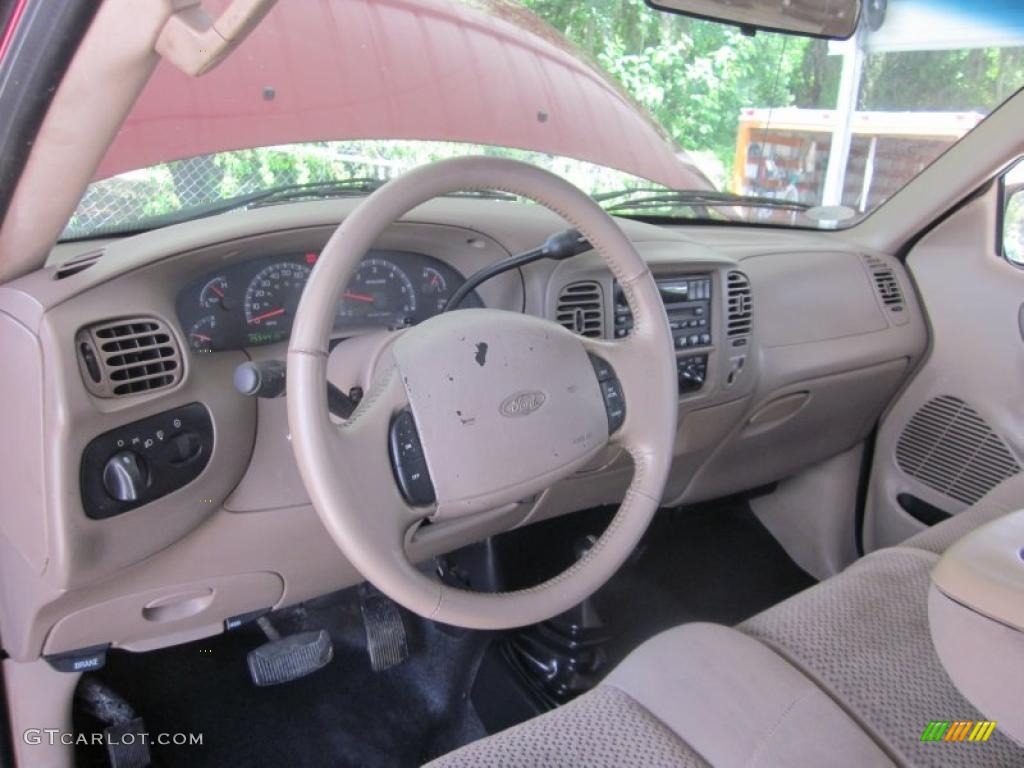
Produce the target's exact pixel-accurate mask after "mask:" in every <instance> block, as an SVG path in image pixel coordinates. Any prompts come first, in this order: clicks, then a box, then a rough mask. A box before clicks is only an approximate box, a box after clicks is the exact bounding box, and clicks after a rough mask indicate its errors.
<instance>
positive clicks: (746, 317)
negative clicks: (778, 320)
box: [725, 271, 754, 339]
mask: <svg viewBox="0 0 1024 768" xmlns="http://www.w3.org/2000/svg"><path fill="white" fill-rule="evenodd" d="M725 301H726V316H725V333H726V336H728V337H729V338H730V339H731V338H738V337H740V336H749V335H750V333H751V331H752V330H753V326H754V297H753V295H752V294H751V291H750V279H749V278H748V277H747V276H746V275H745V274H743V273H742V272H735V271H734V272H730V273H729V274H728V276H727V277H726V283H725Z"/></svg>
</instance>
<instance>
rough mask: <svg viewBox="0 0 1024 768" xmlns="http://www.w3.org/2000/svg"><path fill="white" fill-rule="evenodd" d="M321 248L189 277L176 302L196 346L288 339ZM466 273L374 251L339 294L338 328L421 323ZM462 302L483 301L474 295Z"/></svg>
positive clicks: (418, 256) (428, 259)
mask: <svg viewBox="0 0 1024 768" xmlns="http://www.w3.org/2000/svg"><path fill="white" fill-rule="evenodd" d="M317 258H318V253H317V252H315V251H308V252H300V253H282V254H274V255H270V256H263V257H259V258H252V259H247V260H245V261H243V262H241V263H237V264H232V265H231V266H228V267H226V268H223V269H220V270H217V271H215V272H208V273H206V274H204V275H202V276H201V277H199V278H198V279H196V280H193V281H191V282H189V283H188V284H187V285H186V286H185V287H183V288H182V289H181V290H180V291H179V292H178V295H177V300H176V302H175V307H176V310H177V314H178V320H179V322H180V323H181V328H182V330H183V331H184V333H185V335H186V338H187V339H188V343H189V346H190V347H191V348H192V351H193V352H218V351H222V350H229V349H241V348H243V347H253V346H261V345H265V344H274V343H276V342H279V341H282V340H284V339H287V338H288V336H289V335H290V334H291V328H292V322H293V321H294V319H295V312H296V310H297V309H298V306H299V299H300V298H301V297H302V290H303V289H304V288H305V286H306V281H307V280H308V279H309V275H310V273H311V272H312V271H313V267H314V266H315V265H316V261H317ZM464 282H465V278H464V277H463V276H462V275H461V274H460V273H459V272H457V271H456V270H455V269H453V268H452V267H451V266H449V265H448V264H446V263H445V262H443V261H441V260H440V259H437V258H434V257H433V256H428V255H426V254H423V253H413V252H407V251H392V250H373V251H370V252H369V253H367V255H366V256H365V257H364V259H363V261H362V262H361V263H360V265H359V267H358V268H357V270H356V272H355V274H354V275H353V277H352V280H351V282H350V283H349V284H348V286H346V288H345V290H344V291H343V292H342V293H341V295H340V296H339V297H338V308H337V312H336V314H335V320H334V331H335V333H336V334H339V335H349V334H352V333H357V332H361V331H365V330H379V329H397V328H404V327H408V326H412V325H416V324H417V323H420V322H422V321H424V320H427V319H428V318H430V317H433V316H434V315H436V314H438V313H440V312H441V311H442V310H443V309H444V307H445V305H446V304H447V303H448V300H449V299H450V298H451V296H452V294H453V293H454V292H455V291H456V290H458V288H459V287H460V286H462V284H463V283H464ZM461 306H463V307H480V306H483V305H482V303H481V301H480V297H479V296H478V295H477V294H476V293H471V294H470V295H468V296H467V297H466V298H465V299H464V300H463V302H462V304H461Z"/></svg>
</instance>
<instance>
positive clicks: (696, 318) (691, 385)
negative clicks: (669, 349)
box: [615, 275, 712, 393]
mask: <svg viewBox="0 0 1024 768" xmlns="http://www.w3.org/2000/svg"><path fill="white" fill-rule="evenodd" d="M655 283H656V284H657V286H658V293H659V295H660V296H661V301H662V303H663V304H664V305H665V314H666V315H668V324H669V328H671V329H672V343H673V346H675V348H676V349H677V350H686V351H687V352H690V350H697V349H701V348H703V347H709V346H711V341H712V339H711V276H710V275H687V276H685V277H668V278H659V279H656V280H655ZM632 328H633V313H632V312H630V310H629V304H628V303H627V302H626V296H625V294H624V293H623V291H622V288H621V287H620V286H619V285H618V284H617V283H616V285H615V338H617V339H620V338H623V337H624V336H627V335H628V334H629V332H630V330H632ZM676 367H677V371H678V374H679V391H680V392H681V393H682V392H692V391H695V390H698V389H700V388H701V387H702V386H703V385H704V378H705V376H706V374H707V355H706V354H703V355H702V354H688V355H687V356H685V357H682V358H680V359H679V360H677V365H676Z"/></svg>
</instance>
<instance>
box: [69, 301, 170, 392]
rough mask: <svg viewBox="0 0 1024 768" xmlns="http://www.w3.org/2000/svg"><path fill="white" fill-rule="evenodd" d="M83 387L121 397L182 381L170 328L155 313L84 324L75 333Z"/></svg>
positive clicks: (162, 387)
mask: <svg viewBox="0 0 1024 768" xmlns="http://www.w3.org/2000/svg"><path fill="white" fill-rule="evenodd" d="M75 348H76V350H77V352H78V362H79V369H80V370H81V373H82V380H83V381H84V382H85V385H86V387H87V388H88V389H89V391H90V392H92V393H93V394H94V395H98V396H99V397H121V396H123V395H135V394H139V393H141V392H150V391H152V390H156V389H164V388H166V387H170V386H173V385H174V384H177V383H178V381H180V380H181V366H182V363H181V353H180V351H179V349H178V345H177V343H176V342H175V340H174V336H173V334H171V332H170V329H168V327H167V326H166V325H165V324H164V323H163V321H161V320H157V319H156V318H153V317H133V318H127V319H123V320H114V321H110V322H106V323H99V324H97V325H93V326H90V327H88V328H83V329H82V330H81V331H79V332H78V335H77V337H76V338H75Z"/></svg>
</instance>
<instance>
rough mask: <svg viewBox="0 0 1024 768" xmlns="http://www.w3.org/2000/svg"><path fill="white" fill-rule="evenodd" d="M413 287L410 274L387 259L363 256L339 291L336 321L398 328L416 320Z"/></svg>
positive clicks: (346, 323)
mask: <svg viewBox="0 0 1024 768" xmlns="http://www.w3.org/2000/svg"><path fill="white" fill-rule="evenodd" d="M415 315H416V289H415V288H413V284H412V281H411V280H410V279H409V276H408V275H407V274H406V273H405V272H403V271H402V270H401V269H400V268H399V267H397V266H396V265H395V264H393V263H392V262H390V261H388V260H386V259H378V258H370V259H365V260H364V261H363V262H362V263H361V264H360V265H359V268H358V269H357V270H356V273H355V274H354V275H353V276H352V281H351V282H350V283H349V284H348V288H346V289H345V293H344V294H342V302H341V305H340V307H339V309H338V318H339V320H340V321H341V322H342V323H343V324H345V325H349V326H356V325H377V326H381V325H383V326H388V327H392V328H394V327H401V326H403V325H409V324H411V323H413V322H414V321H415V319H416V317H415Z"/></svg>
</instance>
